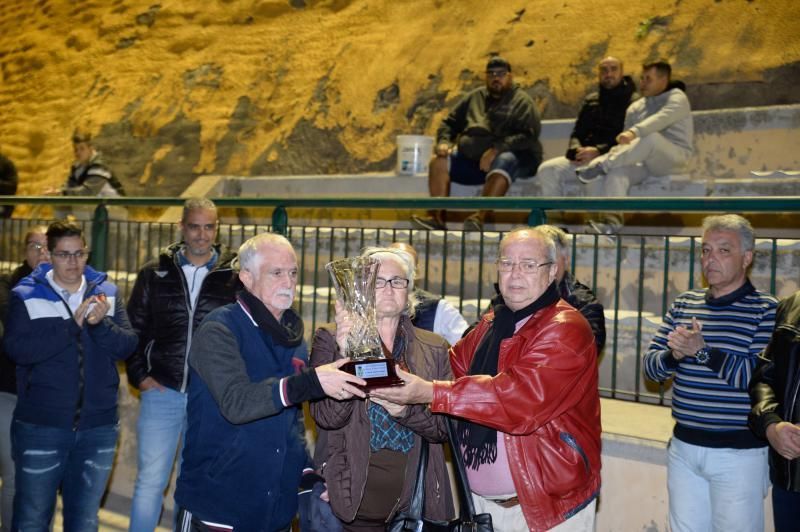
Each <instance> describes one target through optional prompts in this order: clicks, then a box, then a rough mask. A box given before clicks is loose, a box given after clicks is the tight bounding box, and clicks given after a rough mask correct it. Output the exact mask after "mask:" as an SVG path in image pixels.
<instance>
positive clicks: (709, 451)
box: [644, 214, 778, 532]
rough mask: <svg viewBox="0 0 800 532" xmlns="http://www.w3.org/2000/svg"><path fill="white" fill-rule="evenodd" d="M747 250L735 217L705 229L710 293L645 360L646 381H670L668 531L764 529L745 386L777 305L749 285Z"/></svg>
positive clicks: (693, 299)
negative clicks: (673, 426)
mask: <svg viewBox="0 0 800 532" xmlns="http://www.w3.org/2000/svg"><path fill="white" fill-rule="evenodd" d="M754 247H755V234H754V231H753V227H752V226H751V225H750V222H748V221H747V220H746V219H745V218H743V217H741V216H739V215H738V214H726V215H722V216H708V217H706V218H705V219H704V220H703V247H702V255H701V266H702V269H703V277H705V280H706V281H707V283H708V288H707V289H695V290H689V291H688V292H684V293H683V294H681V295H680V296H678V298H677V299H676V300H675V302H673V304H672V307H671V308H670V309H669V311H668V312H667V314H666V316H664V321H663V323H662V325H661V327H659V329H658V332H656V335H655V336H654V337H653V341H652V342H650V348H649V350H648V352H647V354H646V355H645V358H644V372H645V375H646V376H647V378H648V379H650V380H653V381H658V382H664V381H666V380H668V379H672V381H673V391H672V417H673V418H674V419H675V429H674V431H673V435H672V440H671V441H670V444H669V453H668V457H667V488H668V491H669V524H670V529H671V530H673V531H674V532H686V531H701V530H726V531H737V530H738V531H742V532H745V531H747V532H758V531H759V530H764V497H765V496H766V494H767V487H768V478H767V446H766V443H765V442H764V441H762V440H760V439H759V438H758V437H757V436H756V435H755V434H753V432H751V431H750V429H749V428H748V425H747V418H748V414H749V413H750V397H749V395H748V384H749V382H750V378H751V376H752V375H753V371H754V369H755V366H756V361H757V360H758V354H759V353H760V352H761V351H762V350H763V349H764V348H765V347H766V346H767V343H768V342H769V339H770V335H771V334H772V330H773V328H774V327H775V311H776V307H777V304H778V302H777V300H776V299H775V298H774V297H773V296H771V295H769V294H765V293H764V292H760V291H759V290H756V288H755V287H754V286H753V284H752V283H751V282H750V280H749V279H748V278H747V272H748V269H749V267H750V265H751V264H752V262H753V252H754V251H753V248H754Z"/></svg>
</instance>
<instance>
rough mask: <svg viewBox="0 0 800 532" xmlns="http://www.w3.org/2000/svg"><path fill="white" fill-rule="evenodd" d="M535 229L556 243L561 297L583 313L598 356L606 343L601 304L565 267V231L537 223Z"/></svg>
mask: <svg viewBox="0 0 800 532" xmlns="http://www.w3.org/2000/svg"><path fill="white" fill-rule="evenodd" d="M535 229H538V230H539V231H541V232H543V233H544V234H546V235H547V236H549V237H550V238H552V239H553V242H554V243H555V245H556V282H557V283H558V293H559V294H560V295H561V299H563V300H564V301H566V302H567V303H569V304H570V305H572V306H573V307H575V308H576V309H577V310H579V311H580V313H581V314H583V317H584V318H586V321H588V322H589V325H590V326H591V327H592V332H593V333H594V343H595V344H596V345H597V356H598V357H599V356H600V354H601V352H602V351H603V346H604V345H605V343H606V317H605V314H603V305H602V304H600V302H599V301H598V300H597V298H596V297H595V296H594V293H593V292H592V290H591V288H589V287H588V286H586V285H585V284H582V283H581V282H580V281H578V280H577V279H575V276H574V275H572V273H571V272H570V271H569V269H568V268H567V266H568V264H569V256H570V250H569V240H568V237H567V233H565V232H564V231H563V230H562V229H560V228H558V227H556V226H554V225H538V226H536V228H535Z"/></svg>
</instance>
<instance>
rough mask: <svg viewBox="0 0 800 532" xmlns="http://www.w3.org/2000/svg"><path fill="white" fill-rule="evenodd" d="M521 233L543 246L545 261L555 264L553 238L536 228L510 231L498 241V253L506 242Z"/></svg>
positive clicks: (520, 228)
mask: <svg viewBox="0 0 800 532" xmlns="http://www.w3.org/2000/svg"><path fill="white" fill-rule="evenodd" d="M522 233H528V235H527V236H529V237H532V238H538V239H539V240H541V241H542V243H543V244H544V251H545V255H546V256H545V260H548V261H551V262H555V261H556V244H555V242H554V241H553V237H552V236H550V235H549V234H548V233H547V232H546V231H543V230H541V229H539V228H538V227H517V228H516V229H512V230H511V231H509V232H508V233H506V234H505V235H503V238H502V239H501V240H500V245H499V246H498V252H502V250H503V246H505V245H506V242H507V241H508V240H509V239H510V238H512V237H514V236H516V235H521V234H522Z"/></svg>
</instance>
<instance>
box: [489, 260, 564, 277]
mask: <svg viewBox="0 0 800 532" xmlns="http://www.w3.org/2000/svg"><path fill="white" fill-rule="evenodd" d="M551 264H553V262H552V261H550V262H542V263H541V264H540V263H538V262H536V261H535V260H521V261H519V262H514V261H513V260H508V259H499V260H498V261H497V271H500V272H503V273H508V272H510V271H512V270H513V269H514V266H519V271H520V272H521V273H526V274H531V273H536V272H537V271H539V268H541V267H542V266H550V265H551Z"/></svg>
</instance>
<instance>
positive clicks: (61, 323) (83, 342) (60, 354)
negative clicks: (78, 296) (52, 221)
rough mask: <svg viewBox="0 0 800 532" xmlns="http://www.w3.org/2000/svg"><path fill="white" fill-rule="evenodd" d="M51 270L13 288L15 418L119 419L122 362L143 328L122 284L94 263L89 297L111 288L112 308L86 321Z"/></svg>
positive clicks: (60, 423) (70, 423)
mask: <svg viewBox="0 0 800 532" xmlns="http://www.w3.org/2000/svg"><path fill="white" fill-rule="evenodd" d="M51 269H52V266H51V265H50V264H42V265H40V266H39V267H38V268H36V270H34V271H33V273H31V274H30V275H29V276H28V277H25V278H24V279H22V280H21V281H20V282H19V284H18V285H17V286H16V287H15V288H14V289H13V290H12V292H11V294H12V295H11V302H10V305H9V311H8V321H7V323H6V333H5V337H4V340H3V343H4V348H5V351H6V353H8V355H9V357H10V358H11V359H12V360H14V361H15V362H16V363H17V392H18V400H17V408H16V410H15V411H14V419H15V420H18V421H22V422H25V423H32V424H35V425H45V426H50V427H58V428H67V429H72V430H83V429H90V428H93V427H100V426H104V425H112V424H115V423H116V422H117V419H118V418H117V390H118V388H119V374H118V372H117V367H116V361H117V360H123V359H125V358H126V357H128V355H130V354H131V353H132V352H133V350H134V349H135V348H136V341H137V340H136V333H134V332H133V329H132V328H131V324H130V322H129V321H128V316H127V314H126V312H125V307H124V305H123V304H122V301H121V300H120V297H119V295H118V291H117V287H116V286H115V285H113V284H112V283H110V282H108V281H107V280H106V279H107V275H106V274H105V273H101V272H97V271H95V270H93V269H92V268H90V267H89V266H87V267H86V268H85V269H84V276H85V278H86V291H85V293H84V298H88V297H91V296H94V295H98V294H101V293H102V294H105V295H106V298H107V301H108V303H109V310H108V313H107V315H106V317H105V318H104V319H103V320H102V321H100V322H99V323H97V324H95V325H90V324H89V323H88V322H86V321H84V322H83V327H79V326H78V324H77V322H76V321H75V318H74V317H73V315H72V312H71V311H70V309H69V306H68V305H67V303H66V301H64V300H63V299H62V298H61V296H60V295H59V294H58V293H56V291H55V290H54V289H53V287H52V286H51V285H50V283H49V282H48V280H47V277H46V276H47V272H49V271H50V270H51Z"/></svg>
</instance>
